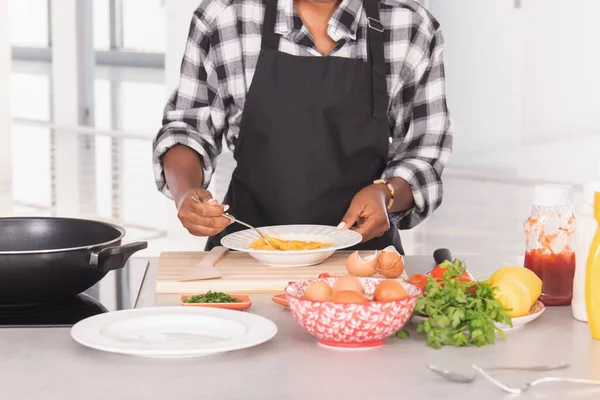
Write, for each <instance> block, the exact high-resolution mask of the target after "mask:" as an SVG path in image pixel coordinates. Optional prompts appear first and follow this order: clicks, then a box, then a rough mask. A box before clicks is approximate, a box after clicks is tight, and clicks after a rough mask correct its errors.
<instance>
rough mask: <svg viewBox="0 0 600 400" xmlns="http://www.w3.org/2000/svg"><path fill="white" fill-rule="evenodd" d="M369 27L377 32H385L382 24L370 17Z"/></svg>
mask: <svg viewBox="0 0 600 400" xmlns="http://www.w3.org/2000/svg"><path fill="white" fill-rule="evenodd" d="M367 25H368V26H369V28H371V29H373V30H375V31H377V32H383V24H382V23H381V21H379V20H377V19H375V18H371V17H368V18H367Z"/></svg>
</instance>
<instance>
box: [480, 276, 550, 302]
mask: <svg viewBox="0 0 600 400" xmlns="http://www.w3.org/2000/svg"><path fill="white" fill-rule="evenodd" d="M502 281H518V282H520V283H522V284H523V285H525V286H526V287H527V289H528V290H529V294H530V302H529V307H532V306H533V305H534V304H535V302H536V301H537V299H538V298H539V297H540V295H541V294H542V280H541V279H540V278H539V277H538V276H537V275H536V274H535V273H534V272H533V271H531V270H530V269H527V268H524V267H518V266H508V267H503V268H500V269H499V270H497V271H496V272H494V273H493V274H492V276H491V277H490V279H489V282H490V284H491V285H492V286H497V285H498V284H499V283H500V282H502Z"/></svg>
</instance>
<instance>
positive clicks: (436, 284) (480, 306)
mask: <svg viewBox="0 0 600 400" xmlns="http://www.w3.org/2000/svg"><path fill="white" fill-rule="evenodd" d="M441 267H444V268H448V270H447V271H446V273H445V274H444V278H443V279H442V280H440V281H436V280H435V279H434V278H433V277H432V276H429V277H428V278H427V283H426V285H425V291H424V293H423V294H422V295H421V296H419V299H418V300H417V304H416V306H415V310H414V313H415V314H420V315H425V316H427V317H428V319H427V320H424V321H421V322H420V323H419V325H418V327H417V332H418V333H424V334H425V337H426V339H427V345H429V346H430V347H433V348H435V349H439V348H441V347H442V346H445V345H449V346H457V347H459V346H470V345H475V346H477V347H481V346H484V345H486V344H494V343H495V340H496V334H498V335H499V336H500V337H501V338H502V339H504V338H505V336H504V333H503V332H502V331H501V330H500V329H498V328H497V327H496V324H495V323H505V324H508V325H509V326H512V320H511V318H510V317H509V316H508V315H507V314H506V312H505V310H504V309H503V308H502V304H501V303H500V302H499V301H498V300H496V298H495V295H494V291H495V290H496V288H495V287H492V286H490V284H489V283H487V282H478V281H472V282H460V281H459V279H458V277H459V276H461V275H462V274H463V273H464V272H465V271H466V267H465V264H464V263H463V262H462V261H460V260H455V261H453V262H450V261H446V262H444V263H443V264H441Z"/></svg>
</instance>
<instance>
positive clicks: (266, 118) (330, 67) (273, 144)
mask: <svg viewBox="0 0 600 400" xmlns="http://www.w3.org/2000/svg"><path fill="white" fill-rule="evenodd" d="M265 6H266V7H265V18H264V23H263V33H262V45H261V51H260V55H259V58H258V63H257V66H256V71H255V74H254V78H253V80H252V84H251V87H250V89H249V90H248V94H247V97H246V105H245V108H244V112H243V116H242V122H241V126H240V132H239V136H238V139H237V141H236V144H235V150H234V158H235V160H236V161H237V167H236V168H235V170H234V172H233V175H232V178H231V183H230V185H229V189H228V191H227V194H226V195H225V199H224V201H223V203H224V204H228V205H229V206H230V209H229V211H228V212H229V213H231V215H234V216H236V217H238V218H239V219H241V220H242V221H245V222H247V223H249V224H251V225H253V226H256V227H261V226H268V225H288V224H320V225H330V226H336V225H338V224H339V223H340V222H341V220H342V218H343V216H344V214H345V213H346V211H347V210H348V207H349V205H350V202H351V200H352V198H353V197H354V195H356V193H358V192H359V191H360V190H361V189H363V188H364V187H365V186H368V185H370V184H372V183H373V180H375V179H379V178H380V177H381V174H382V173H383V171H384V169H385V167H386V164H387V156H388V150H389V146H390V141H389V140H390V127H389V126H388V124H387V104H388V94H387V87H386V65H385V59H384V49H383V28H382V25H381V23H380V22H379V0H365V10H366V13H367V17H368V18H369V28H368V29H367V31H368V34H367V39H368V47H369V49H368V59H369V60H368V62H367V63H365V62H363V61H361V60H358V59H347V58H342V57H334V56H330V57H314V56H306V57H304V56H293V55H289V54H286V53H281V52H279V51H278V48H279V38H280V36H279V35H278V34H276V33H275V31H274V28H275V21H276V16H277V0H265ZM241 229H246V228H245V227H243V226H242V225H240V224H232V225H229V226H228V227H227V228H226V229H225V230H224V231H223V232H222V233H221V234H219V235H216V236H213V237H210V238H209V239H208V242H207V245H206V250H210V249H212V248H213V247H214V246H219V245H220V240H221V238H222V237H223V236H225V235H227V234H230V233H232V232H235V231H238V230H241ZM388 245H394V246H395V247H396V249H397V250H398V251H399V252H400V253H401V254H404V251H403V249H402V244H401V241H400V235H399V233H398V230H397V229H396V228H395V227H394V226H392V227H391V228H390V229H389V230H388V231H387V232H386V233H385V234H384V235H383V236H381V237H378V238H374V239H372V240H370V241H368V242H365V243H361V244H359V245H357V246H355V247H354V249H365V250H374V249H383V248H384V247H386V246H388Z"/></svg>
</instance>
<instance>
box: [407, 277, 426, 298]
mask: <svg viewBox="0 0 600 400" xmlns="http://www.w3.org/2000/svg"><path fill="white" fill-rule="evenodd" d="M408 283H410V284H412V285H415V286H416V287H418V288H419V290H421V292H422V293H423V292H425V284H426V283H427V275H425V274H414V275H413V276H411V277H410V278H408Z"/></svg>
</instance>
